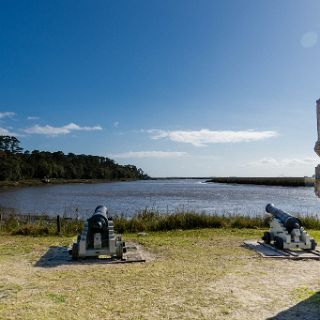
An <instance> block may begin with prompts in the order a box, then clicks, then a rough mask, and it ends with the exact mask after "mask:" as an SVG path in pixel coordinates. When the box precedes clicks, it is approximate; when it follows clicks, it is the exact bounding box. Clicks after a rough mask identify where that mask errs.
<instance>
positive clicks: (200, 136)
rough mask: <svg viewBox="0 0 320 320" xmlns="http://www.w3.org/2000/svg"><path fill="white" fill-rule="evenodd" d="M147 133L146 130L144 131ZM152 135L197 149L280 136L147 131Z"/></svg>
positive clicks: (244, 133)
mask: <svg viewBox="0 0 320 320" xmlns="http://www.w3.org/2000/svg"><path fill="white" fill-rule="evenodd" d="M142 131H143V132H145V131H144V130H142ZM146 132H148V133H150V134H151V138H152V139H156V140H157V139H164V138H167V139H169V140H171V141H175V142H181V143H190V144H192V145H194V146H196V147H203V146H206V145H208V144H213V143H237V142H251V141H258V140H264V139H268V138H273V137H276V136H277V135H278V133H277V132H276V131H255V130H245V131H231V130H224V131H211V130H208V129H201V130H198V131H165V130H157V129H151V130H146Z"/></svg>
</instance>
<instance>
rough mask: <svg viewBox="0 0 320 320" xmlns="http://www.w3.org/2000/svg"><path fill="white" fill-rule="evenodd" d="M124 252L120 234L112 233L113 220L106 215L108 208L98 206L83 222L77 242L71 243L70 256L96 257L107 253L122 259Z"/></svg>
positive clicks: (76, 257)
mask: <svg viewBox="0 0 320 320" xmlns="http://www.w3.org/2000/svg"><path fill="white" fill-rule="evenodd" d="M125 252H126V248H125V243H124V242H123V241H122V239H121V235H116V234H115V233H114V228H113V221H112V218H111V217H108V209H107V207H105V206H98V207H97V208H96V209H95V211H94V213H93V214H92V216H91V217H90V218H89V219H88V220H87V221H86V222H85V224H84V226H83V229H82V232H81V233H80V234H79V235H78V238H77V242H75V243H73V245H72V258H73V259H79V258H85V257H98V256H101V255H107V256H111V257H115V258H117V259H122V257H123V253H125Z"/></svg>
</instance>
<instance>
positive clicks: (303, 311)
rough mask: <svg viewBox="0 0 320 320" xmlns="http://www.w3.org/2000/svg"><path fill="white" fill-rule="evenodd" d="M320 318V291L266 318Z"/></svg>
mask: <svg viewBox="0 0 320 320" xmlns="http://www.w3.org/2000/svg"><path fill="white" fill-rule="evenodd" d="M319 319H320V291H318V292H316V293H315V294H314V295H312V296H311V297H309V298H308V299H306V300H304V301H301V302H299V303H298V304H296V305H295V306H293V307H291V308H289V309H287V310H284V311H281V312H280V313H278V314H277V315H275V316H273V317H271V318H267V319H266V320H319Z"/></svg>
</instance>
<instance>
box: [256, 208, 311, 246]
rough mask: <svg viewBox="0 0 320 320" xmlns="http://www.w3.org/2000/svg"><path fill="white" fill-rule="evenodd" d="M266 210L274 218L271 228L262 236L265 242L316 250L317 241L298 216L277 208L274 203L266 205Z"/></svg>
mask: <svg viewBox="0 0 320 320" xmlns="http://www.w3.org/2000/svg"><path fill="white" fill-rule="evenodd" d="M266 211H267V212H268V213H270V214H271V215H272V218H271V221H270V230H269V231H268V232H265V233H264V235H263V237H262V240H263V241H264V242H265V243H267V244H270V243H271V242H273V244H274V246H275V247H276V248H278V249H303V250H315V248H316V246H317V243H316V241H315V240H314V239H313V238H311V237H310V235H309V234H308V233H307V232H306V231H305V230H304V228H303V226H302V223H301V221H300V220H299V219H298V218H296V217H294V216H293V215H291V214H290V213H288V212H285V211H282V210H280V209H278V208H276V207H275V206H274V205H273V204H272V203H269V204H268V205H267V206H266Z"/></svg>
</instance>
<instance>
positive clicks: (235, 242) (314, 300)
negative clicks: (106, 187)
mask: <svg viewBox="0 0 320 320" xmlns="http://www.w3.org/2000/svg"><path fill="white" fill-rule="evenodd" d="M262 233H263V231H262V230H253V229H250V230H249V229H241V230H239V229H223V228H221V229H199V230H186V231H182V230H180V231H179V230H178V231H168V232H151V233H149V234H147V235H146V236H145V237H137V236H136V235H135V234H125V235H124V238H125V240H131V241H136V242H139V243H140V244H142V245H143V246H144V248H145V250H148V251H149V253H150V256H151V257H153V258H152V259H151V260H149V261H147V262H145V263H139V264H124V265H103V264H96V263H94V262H91V263H79V264H76V265H60V266H56V267H51V268H50V267H47V268H46V267H37V266H36V264H37V262H38V261H39V259H40V258H41V256H43V255H44V254H45V253H46V252H47V250H48V249H49V247H50V246H66V245H69V244H70V243H71V241H72V238H71V237H58V236H42V237H30V236H13V235H8V234H4V233H2V234H0V270H1V273H0V319H23V320H27V319H63V320H67V319H266V318H268V317H274V316H276V315H277V314H278V313H279V312H282V311H283V312H284V313H283V316H284V317H282V318H281V319H301V317H298V316H297V317H295V314H296V313H297V312H298V314H299V312H304V313H303V314H304V316H305V317H304V318H303V319H316V318H313V317H314V316H315V315H316V316H317V310H319V309H318V308H320V299H319V292H320V283H319V279H320V267H319V265H320V262H319V261H287V260H282V261H279V260H264V259H262V258H260V257H259V256H258V255H256V253H254V252H252V251H249V250H248V249H246V248H244V247H242V242H243V240H245V239H257V238H259V237H260V236H261V234H262ZM311 233H312V235H313V236H314V237H315V238H316V239H317V241H318V242H320V231H313V232H311ZM297 310H298V311H297ZM300 316H301V314H300ZM274 319H276V318H274Z"/></svg>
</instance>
